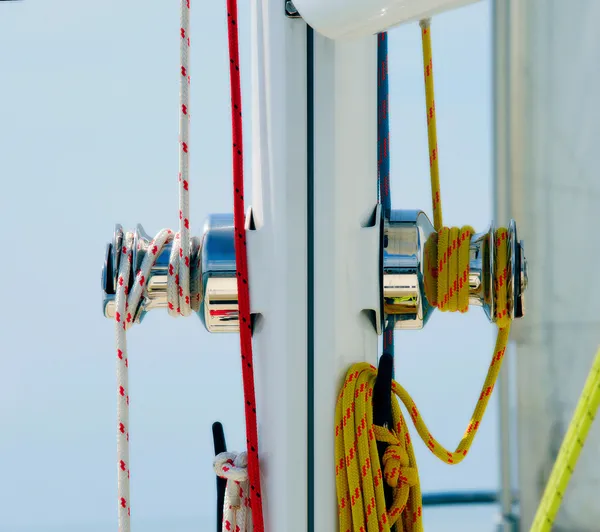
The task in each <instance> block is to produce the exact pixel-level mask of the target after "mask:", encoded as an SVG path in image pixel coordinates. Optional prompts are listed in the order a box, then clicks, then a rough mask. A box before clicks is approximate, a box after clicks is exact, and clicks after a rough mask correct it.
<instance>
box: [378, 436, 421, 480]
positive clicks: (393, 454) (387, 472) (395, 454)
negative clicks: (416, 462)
mask: <svg viewBox="0 0 600 532" xmlns="http://www.w3.org/2000/svg"><path fill="white" fill-rule="evenodd" d="M373 431H374V434H375V439H376V440H377V441H381V442H385V443H388V444H389V445H388V447H387V449H386V450H385V453H384V454H383V478H385V481H386V482H387V483H388V485H390V486H391V487H392V488H395V487H397V486H398V485H400V486H403V485H405V486H407V487H410V486H416V484H417V482H418V479H419V478H418V473H417V470H416V468H414V467H411V466H410V462H409V458H408V453H407V452H406V446H405V444H404V443H403V442H402V441H401V440H400V438H399V437H398V435H397V434H396V433H395V432H393V431H391V430H388V429H386V428H384V427H380V426H378V425H374V426H373Z"/></svg>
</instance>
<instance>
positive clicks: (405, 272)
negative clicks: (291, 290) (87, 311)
mask: <svg viewBox="0 0 600 532" xmlns="http://www.w3.org/2000/svg"><path fill="white" fill-rule="evenodd" d="M382 224H383V225H382ZM494 231H495V230H494V227H493V226H492V227H491V228H490V230H489V231H487V232H485V233H479V234H476V235H473V236H472V237H471V243H470V259H469V304H470V305H474V306H481V307H483V309H484V311H485V313H486V315H487V316H488V318H489V319H490V321H494V320H495V312H494V308H495V304H496V301H495V300H496V297H495V292H494V289H493V287H494V285H495V283H496V277H495V275H496V272H495V267H494V262H495V256H494V255H495V251H494V250H495V246H494ZM433 233H434V229H433V226H432V225H431V222H430V221H429V219H428V218H427V216H426V215H425V213H424V212H422V211H398V210H395V211H392V212H391V214H390V218H389V220H387V219H386V220H382V216H381V205H377V206H376V207H375V210H374V211H373V215H372V216H371V218H370V219H369V221H368V222H367V223H366V224H365V226H363V227H360V226H357V228H356V233H355V236H354V237H353V238H355V239H356V241H358V242H359V245H358V246H357V248H356V249H357V256H356V257H355V260H356V264H357V265H360V267H361V271H360V275H359V279H360V282H359V283H357V286H356V287H355V290H356V292H355V296H356V297H355V299H354V300H355V301H356V302H357V304H356V306H357V312H361V311H362V312H366V313H368V314H369V316H370V317H371V321H372V322H373V326H374V328H375V330H376V331H377V334H381V330H382V324H383V320H384V319H387V317H388V316H393V317H394V321H395V324H396V325H395V327H396V328H397V329H420V328H422V327H423V326H424V325H425V324H426V323H427V320H428V319H429V317H430V316H431V313H432V312H433V310H434V307H433V306H432V305H431V304H430V303H429V301H428V300H427V294H426V292H425V286H424V275H423V272H424V271H425V269H426V268H427V266H428V265H427V264H426V262H427V260H428V258H427V256H426V254H425V243H426V242H427V240H428V239H429V237H430V236H431V235H432V234H433ZM246 234H247V242H248V253H249V268H250V271H249V275H250V279H251V283H250V290H251V293H250V295H251V297H250V300H251V305H252V309H251V310H252V314H253V315H254V316H256V315H258V314H261V312H263V311H264V309H266V308H268V307H269V305H268V298H270V297H273V295H272V294H271V288H270V279H271V278H272V272H271V270H270V268H271V265H270V264H268V263H266V261H265V260H264V257H268V256H271V255H270V253H269V252H268V249H269V246H270V245H271V243H270V242H269V241H268V234H267V233H266V232H264V231H261V230H260V229H259V230H256V229H254V223H253V217H252V210H251V209H250V210H249V211H248V213H247V216H246ZM150 240H151V238H150V237H149V236H148V235H147V234H146V233H145V231H144V229H143V228H142V226H141V225H138V227H137V229H136V231H135V235H134V247H133V249H134V252H133V264H132V268H131V272H132V273H131V277H130V279H129V280H128V283H129V286H130V287H131V286H132V283H133V276H134V274H135V272H136V271H137V269H138V268H139V267H140V266H141V263H142V260H143V258H144V256H145V254H146V250H147V249H148V245H149V242H150ZM122 242H123V229H122V228H121V226H119V225H118V226H117V227H116V229H115V232H114V235H113V240H112V242H111V243H109V244H108V245H107V248H106V256H105V260H104V267H103V269H102V290H103V293H104V295H103V311H104V315H105V316H106V317H108V318H112V317H114V305H115V292H116V285H117V283H116V279H117V273H118V270H119V257H120V254H119V250H120V249H121V246H122ZM508 245H509V250H510V254H509V263H508V272H509V273H508V278H507V279H506V282H507V283H508V286H509V295H508V305H509V307H508V311H509V313H510V315H511V317H512V318H520V317H522V316H523V314H524V293H525V290H526V288H527V261H526V259H525V254H524V252H523V244H522V242H519V241H518V240H517V228H516V224H515V222H514V221H511V223H510V225H509V228H508ZM190 249H191V265H192V266H191V285H190V288H191V292H192V299H194V298H195V297H196V296H197V295H198V294H199V296H200V297H199V300H200V304H199V308H198V310H197V313H198V315H199V317H200V318H201V320H202V321H203V323H204V325H205V326H206V328H207V329H208V331H209V332H237V331H239V317H238V295H237V280H236V265H235V247H234V230H233V215H231V214H213V215H211V216H209V217H208V219H207V221H206V223H205V225H204V229H203V236H202V239H201V240H199V239H197V238H192V239H191V247H190ZM170 253H171V245H170V244H168V245H166V246H165V247H164V248H163V250H162V252H161V254H160V255H159V256H158V258H157V260H156V263H155V264H154V266H153V267H152V270H151V272H150V275H149V278H148V281H147V283H146V288H145V291H144V295H143V297H142V299H141V301H140V304H139V307H138V308H137V309H136V311H135V315H134V319H135V320H136V321H141V320H142V319H143V317H144V315H145V314H146V312H148V311H149V310H151V309H153V308H161V307H166V306H167V305H168V302H167V276H168V269H169V256H170ZM337 267H338V268H339V271H340V274H343V271H344V265H343V264H342V265H337Z"/></svg>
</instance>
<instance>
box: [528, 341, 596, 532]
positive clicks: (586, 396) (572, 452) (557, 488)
mask: <svg viewBox="0 0 600 532" xmlns="http://www.w3.org/2000/svg"><path fill="white" fill-rule="evenodd" d="M599 407H600V349H599V350H598V353H597V354H596V359H595V360H594V364H593V365H592V369H591V370H590V373H589V375H588V378H587V380H586V383H585V386H584V387H583V391H582V392H581V397H580V398H579V402H578V403H577V408H576V409H575V413H574V414H573V419H571V423H570V424H569V428H568V430H567V433H566V434H565V437H564V440H563V442H562V445H561V447H560V451H559V452H558V457H557V458H556V462H555V463H554V467H553V469H552V473H551V474H550V478H549V479H548V483H547V484H546V489H545V490H544V495H543V496H542V500H541V502H540V505H539V507H538V510H537V512H536V514H535V519H534V520H533V525H532V527H531V531H532V532H546V531H548V530H550V529H551V528H552V523H553V522H554V518H555V517H556V514H557V513H558V509H559V508H560V504H561V502H562V498H563V495H564V494H565V490H566V488H567V484H568V483H569V480H570V479H571V475H572V474H573V470H574V469H575V465H576V464H577V459H578V458H579V453H580V452H581V449H582V448H583V445H584V443H585V440H586V438H587V435H588V432H589V430H590V427H591V426H592V421H594V417H595V415H596V412H598V408H599Z"/></svg>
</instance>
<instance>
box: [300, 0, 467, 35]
mask: <svg viewBox="0 0 600 532" xmlns="http://www.w3.org/2000/svg"><path fill="white" fill-rule="evenodd" d="M474 1H476V0H295V2H294V5H295V6H296V8H297V9H298V11H299V12H300V14H301V15H302V16H303V17H304V18H305V19H306V21H307V22H308V24H310V25H311V26H313V27H314V28H315V29H316V30H317V31H319V32H321V33H322V34H323V35H325V36H326V37H329V38H330V39H337V38H348V37H358V36H365V35H373V34H375V33H377V32H380V31H384V30H387V29H389V28H392V27H394V26H396V25H398V24H402V23H406V22H412V21H415V20H419V19H420V18H426V17H431V16H433V15H437V14H439V13H443V12H445V11H448V10H450V9H455V8H457V7H460V6H462V5H465V4H468V3H471V2H474Z"/></svg>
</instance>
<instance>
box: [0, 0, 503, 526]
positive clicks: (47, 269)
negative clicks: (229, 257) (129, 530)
mask: <svg viewBox="0 0 600 532" xmlns="http://www.w3.org/2000/svg"><path fill="white" fill-rule="evenodd" d="M2 4H4V5H0V46H1V49H2V50H3V52H2V53H1V54H0V76H1V77H2V82H1V83H0V154H1V155H0V172H1V173H2V185H1V193H0V216H1V220H2V223H3V225H4V226H6V227H12V228H14V232H12V233H11V236H10V238H8V237H7V240H5V244H6V242H7V241H8V240H10V242H11V243H10V244H6V245H13V244H12V242H13V240H14V239H15V238H17V239H18V240H17V242H18V246H17V247H16V248H15V254H14V255H11V256H10V257H11V259H10V260H3V261H0V278H2V279H7V280H9V281H7V282H6V283H5V284H4V286H3V297H4V300H5V302H7V304H4V305H2V306H0V324H2V325H1V330H2V334H0V426H2V437H1V438H0V532H106V531H109V530H116V467H115V447H116V445H115V443H116V438H115V412H116V400H115V376H114V371H115V363H114V332H113V324H112V323H110V322H109V321H108V320H106V319H104V318H103V316H102V313H101V308H100V286H99V285H100V283H99V280H100V279H99V277H100V268H101V265H102V259H103V253H104V245H105V243H106V242H107V241H108V240H109V239H110V238H111V235H112V230H113V224H114V223H116V222H119V223H122V224H123V225H124V227H126V228H132V227H135V224H136V223H138V222H142V223H143V225H144V227H145V228H146V230H147V231H148V232H149V233H151V234H155V233H156V232H157V231H158V230H159V229H160V228H161V227H165V226H170V227H176V224H177V194H176V190H177V188H176V187H177V90H178V86H177V84H178V79H177V72H178V42H179V40H178V31H179V22H178V20H179V19H178V9H177V6H176V4H177V3H176V2H175V3H167V2H165V3H156V4H149V3H148V2H144V1H142V0H132V1H129V2H122V1H120V0H103V1H102V2H97V1H88V2H81V1H80V0H55V1H54V2H35V1H33V0H28V1H26V2H16V3H14V4H13V3H10V4H9V3H2ZM168 4H171V5H168ZM240 10H241V11H240V20H241V21H243V24H242V23H241V24H240V30H241V32H242V33H241V44H242V50H241V59H242V73H243V96H244V101H245V104H246V112H245V117H246V122H245V125H244V127H245V134H246V146H247V148H248V154H249V153H250V150H251V148H252V141H251V138H250V132H251V120H250V116H251V112H250V108H249V102H250V71H249V59H250V52H249V46H250V45H249V43H250V34H249V12H248V6H247V5H246V3H245V2H242V3H241V5H240ZM192 30H193V32H194V33H193V43H192V74H191V75H192V89H191V92H192V105H191V108H192V139H191V154H192V155H191V157H192V162H191V164H192V176H193V179H192V184H191V205H192V226H193V227H195V228H196V234H199V231H201V227H202V224H203V220H204V218H205V217H206V216H207V215H208V214H209V213H212V212H230V211H231V208H232V206H231V204H232V200H231V197H232V194H231V164H230V148H229V147H230V126H229V114H228V113H229V96H228V64H229V63H228V58H227V50H226V48H227V46H226V13H225V5H224V2H204V3H202V4H201V3H199V2H196V3H195V8H194V10H193V18H192ZM490 30H491V25H490V4H489V2H479V3H477V4H475V5H472V6H469V7H465V8H462V9H459V10H457V11H454V12H452V13H448V14H444V15H441V16H439V17H435V18H434V23H433V29H432V31H433V50H434V65H435V73H436V110H437V113H438V117H439V123H438V134H439V153H440V164H441V174H442V191H443V195H444V202H445V203H444V216H445V220H446V223H447V224H449V225H459V226H460V225H462V224H466V223H468V224H472V225H473V226H474V227H476V228H477V229H478V230H485V229H486V228H487V227H488V225H489V222H490V220H491V219H492V207H491V206H492V198H491V193H492V188H491V168H492V151H491V134H492V130H491V127H492V126H491V83H490V80H491V32H490ZM389 70H390V101H391V103H390V109H391V166H392V183H391V188H392V198H393V199H392V202H393V205H394V207H395V208H417V207H420V208H423V209H425V210H427V211H429V210H430V198H429V181H428V155H427V136H426V129H425V111H424V105H425V103H424V90H423V74H422V62H421V48H420V34H419V29H418V25H416V24H411V25H408V26H405V27H401V28H397V29H394V30H393V31H392V32H390V66H389ZM246 169H247V176H248V179H249V180H251V164H250V157H249V156H248V157H246ZM373 186H375V183H373ZM466 189H468V191H469V195H468V197H466V196H465V195H464V193H463V192H464V190H466ZM472 198H479V200H478V201H472ZM20 250H24V251H25V253H26V254H25V258H24V260H21V259H18V261H17V256H18V255H17V253H18V252H19V253H20ZM13 258H14V259H15V260H14V261H13ZM15 261H16V262H15ZM494 334H495V333H494V327H493V326H492V325H490V324H489V323H488V322H487V320H486V319H485V317H484V315H483V312H481V311H480V310H479V309H474V310H473V311H472V312H470V313H469V314H468V315H466V316H454V315H450V316H449V315H446V314H444V315H441V313H438V314H437V315H434V316H433V318H432V319H431V321H430V323H429V324H428V325H427V328H426V329H425V331H424V332H421V333H416V332H405V333H402V334H397V335H396V338H397V349H396V376H397V379H398V380H399V381H400V382H401V383H402V384H403V385H404V386H405V387H406V388H407V389H408V390H409V391H410V392H411V393H413V394H414V398H415V400H416V402H417V404H418V405H419V409H420V411H421V413H422V414H423V416H424V417H425V420H426V421H427V423H428V424H429V426H430V429H431V432H432V433H433V434H434V435H435V436H436V437H437V438H438V439H439V440H440V441H441V442H443V443H444V444H445V445H447V446H448V447H453V446H455V445H456V444H457V443H458V441H459V440H460V437H461V436H462V434H463V432H464V430H465V428H466V426H467V424H468V421H469V418H470V414H471V410H472V408H473V405H474V402H475V400H476V398H477V397H478V395H479V388H480V386H481V383H482V382H483V378H484V376H485V372H486V369H487V366H488V363H489V360H490V357H491V353H492V348H493V337H494ZM128 342H129V349H130V368H131V370H130V371H131V374H130V375H131V377H130V380H131V382H130V389H131V443H132V452H131V456H132V460H131V471H132V520H133V527H134V529H135V530H140V531H142V532H192V531H193V532H197V531H199V530H202V531H205V530H213V529H214V511H215V508H214V507H215V502H214V500H215V499H214V497H215V495H214V493H215V492H214V477H213V474H212V471H211V460H212V442H211V439H210V426H211V423H212V422H213V421H214V420H217V419H218V420H221V421H222V422H223V423H224V425H225V428H226V433H227V438H228V441H229V446H230V448H231V449H238V450H241V449H242V446H243V442H244V434H243V409H242V405H243V399H242V395H241V382H240V381H241V379H240V376H239V373H240V372H239V347H238V340H237V338H236V337H235V336H223V335H214V336H211V335H209V334H208V333H206V332H205V331H204V329H203V327H202V326H201V324H200V323H199V321H197V320H196V319H195V318H188V319H185V320H184V319H180V320H173V319H171V318H169V317H168V316H167V315H166V313H162V312H152V313H150V314H149V315H148V316H147V317H146V318H145V320H144V322H143V324H142V325H139V326H136V327H134V328H133V330H132V331H131V333H130V334H129V336H128ZM282 356H285V353H283V354H282ZM317 406H318V407H319V405H317ZM323 407H325V406H323ZM416 439H417V438H416V434H415V433H414V431H413V440H416ZM416 450H417V456H418V464H419V469H420V473H421V482H422V486H423V490H424V491H425V492H431V491H436V492H437V491H444V490H455V489H461V490H474V489H486V490H490V489H496V488H497V487H498V486H499V463H498V409H497V403H496V400H495V399H494V400H493V401H492V403H491V405H490V409H489V412H488V413H487V415H486V417H485V419H484V421H483V423H482V426H481V433H480V434H479V435H478V437H477V438H476V440H475V444H474V446H473V449H472V451H471V453H470V454H469V456H468V458H467V459H466V460H465V461H464V463H462V464H460V465H458V466H456V467H449V466H448V465H446V464H443V463H441V462H439V461H437V459H435V458H434V457H433V456H432V455H430V454H429V453H428V451H427V449H426V448H425V446H424V445H422V444H421V443H420V442H419V443H417V444H416ZM290 482H293V479H291V480H290ZM497 514H498V510H497V508H495V507H493V506H485V507H468V508H457V507H453V508H436V509H426V511H425V527H426V528H425V529H426V530H427V532H435V531H440V532H453V531H457V532H469V531H473V532H486V531H490V532H491V531H493V530H494V526H495V523H496V521H497ZM319 532H321V531H319Z"/></svg>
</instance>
